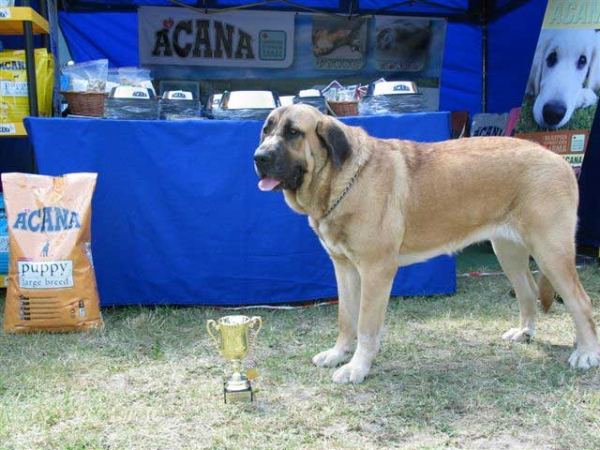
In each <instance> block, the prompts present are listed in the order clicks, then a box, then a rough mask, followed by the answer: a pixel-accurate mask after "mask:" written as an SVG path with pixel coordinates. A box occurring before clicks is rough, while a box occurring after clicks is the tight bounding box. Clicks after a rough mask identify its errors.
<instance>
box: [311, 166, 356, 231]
mask: <svg viewBox="0 0 600 450" xmlns="http://www.w3.org/2000/svg"><path fill="white" fill-rule="evenodd" d="M363 167H364V164H363V165H362V166H358V169H357V170H356V172H355V173H354V175H353V176H352V178H350V181H349V182H348V184H347V185H346V187H345V188H344V189H343V190H342V193H341V194H340V196H339V197H338V198H337V199H336V200H335V202H333V205H331V206H330V207H329V209H328V210H327V211H325V214H323V216H321V218H320V219H319V220H325V219H327V217H328V216H329V215H330V214H331V213H332V212H333V210H334V209H335V208H337V207H338V205H339V204H340V203H342V200H344V197H345V196H346V194H348V192H349V191H350V189H351V188H352V185H353V184H354V183H355V182H356V179H357V178H358V175H359V174H360V171H361V170H362V168H363Z"/></svg>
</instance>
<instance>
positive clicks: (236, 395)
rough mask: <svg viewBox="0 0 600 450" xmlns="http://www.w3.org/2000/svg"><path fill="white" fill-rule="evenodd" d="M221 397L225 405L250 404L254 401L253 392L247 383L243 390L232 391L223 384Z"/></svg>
mask: <svg viewBox="0 0 600 450" xmlns="http://www.w3.org/2000/svg"><path fill="white" fill-rule="evenodd" d="M223 397H224V399H225V403H251V402H253V401H254V392H253V391H252V386H250V383H249V382H248V384H247V386H246V387H245V388H243V389H232V388H230V387H228V386H227V383H225V385H224V386H223Z"/></svg>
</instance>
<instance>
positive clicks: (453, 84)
mask: <svg viewBox="0 0 600 450" xmlns="http://www.w3.org/2000/svg"><path fill="white" fill-rule="evenodd" d="M142 5H163V6H177V5H180V6H184V7H192V8H197V9H199V10H200V11H201V12H205V11H208V12H210V10H219V11H225V10H227V9H229V8H235V9H239V8H242V10H248V9H254V10H256V9H258V10H260V9H262V10H266V9H269V10H279V11H283V10H286V11H297V12H321V13H323V14H336V15H342V16H345V17H356V16H361V15H366V16H369V15H374V14H378V15H379V14H381V15H399V16H402V15H408V16H430V17H446V18H447V19H448V26H447V29H446V44H445V51H444V61H443V67H442V75H441V83H442V87H441V95H440V105H439V108H440V110H467V111H469V112H470V114H471V115H473V114H476V113H479V112H493V113H494V112H507V111H508V110H510V109H511V108H514V107H517V106H520V104H521V102H522V100H523V94H524V92H525V85H526V80H527V76H528V73H529V68H530V66H531V61H532V58H533V54H534V51H535V46H536V44H537V39H538V36H539V30H540V27H541V23H542V18H543V14H544V11H545V8H546V0H403V1H396V0H293V1H288V0H276V1H275V0H270V1H269V0H267V1H260V0H259V1H255V2H253V1H251V0H197V1H194V0H61V2H60V3H59V9H60V12H59V23H60V27H61V30H62V32H63V34H64V36H65V40H66V42H67V45H68V48H69V51H70V54H71V57H72V59H73V60H74V61H76V62H81V61H89V60H94V59H102V58H106V59H108V60H109V63H110V65H111V66H112V67H128V66H139V54H138V52H139V48H138V22H137V12H136V10H137V8H138V6H142ZM514 30H519V41H518V45H515V37H514ZM61 62H63V63H64V60H63V61H61Z"/></svg>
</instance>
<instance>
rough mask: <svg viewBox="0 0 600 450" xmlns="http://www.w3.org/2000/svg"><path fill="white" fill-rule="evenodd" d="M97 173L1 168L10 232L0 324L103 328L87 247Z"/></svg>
mask: <svg viewBox="0 0 600 450" xmlns="http://www.w3.org/2000/svg"><path fill="white" fill-rule="evenodd" d="M96 178H97V174H95V173H72V174H67V175H63V176H61V177H51V176H44V175H31V174H24V173H4V174H2V187H3V190H4V202H5V204H6V215H7V220H8V233H9V248H10V250H9V255H10V256H9V273H8V287H7V293H6V302H5V307H4V330H5V331H7V332H10V333H29V332H37V331H79V330H87V329H91V328H102V327H103V322H102V317H101V315H100V301H99V298H98V288H97V285H96V276H95V274H94V264H93V260H92V250H91V219H92V211H91V209H92V208H91V206H92V195H93V193H94V188H95V187H96Z"/></svg>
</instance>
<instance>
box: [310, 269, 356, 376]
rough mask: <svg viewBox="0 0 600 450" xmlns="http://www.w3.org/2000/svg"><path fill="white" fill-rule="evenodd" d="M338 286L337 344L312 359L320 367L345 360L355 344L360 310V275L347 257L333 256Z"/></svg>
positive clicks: (333, 365) (335, 364) (332, 365)
mask: <svg viewBox="0 0 600 450" xmlns="http://www.w3.org/2000/svg"><path fill="white" fill-rule="evenodd" d="M332 260H333V266H334V269H335V278H336V281H337V286H338V298H339V302H338V329H339V334H338V338H337V341H336V343H335V346H334V347H333V348H330V349H329V350H325V351H324V352H321V353H319V354H318V355H316V356H315V357H314V358H313V359H312V361H313V363H314V364H315V365H317V366H319V367H335V366H337V365H338V364H340V363H341V362H342V361H344V360H345V359H346V358H347V356H348V354H349V352H350V351H351V350H352V347H353V346H354V340H355V339H356V328H357V326H358V314H359V310H360V276H359V274H358V271H357V270H356V267H354V264H352V263H351V262H350V261H349V260H348V259H346V258H345V257H342V258H337V257H332Z"/></svg>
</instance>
